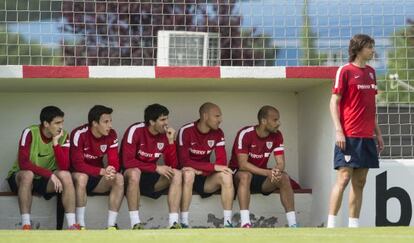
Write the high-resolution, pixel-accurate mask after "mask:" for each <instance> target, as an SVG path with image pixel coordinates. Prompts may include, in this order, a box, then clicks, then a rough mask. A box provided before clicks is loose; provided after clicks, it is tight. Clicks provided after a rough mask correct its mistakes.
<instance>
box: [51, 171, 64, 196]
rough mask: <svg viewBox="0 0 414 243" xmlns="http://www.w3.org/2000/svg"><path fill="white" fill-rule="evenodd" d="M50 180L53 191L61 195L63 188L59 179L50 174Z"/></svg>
mask: <svg viewBox="0 0 414 243" xmlns="http://www.w3.org/2000/svg"><path fill="white" fill-rule="evenodd" d="M50 180H51V181H52V183H53V188H54V189H55V192H57V193H61V192H62V191H63V186H62V182H60V180H59V178H58V177H57V176H56V175H55V174H52V176H51V177H50Z"/></svg>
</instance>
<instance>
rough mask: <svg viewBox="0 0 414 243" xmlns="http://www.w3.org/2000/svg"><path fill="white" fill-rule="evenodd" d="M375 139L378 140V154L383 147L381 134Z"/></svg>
mask: <svg viewBox="0 0 414 243" xmlns="http://www.w3.org/2000/svg"><path fill="white" fill-rule="evenodd" d="M377 141H378V145H377V151H378V154H380V153H381V152H382V150H383V149H384V140H383V139H382V136H381V135H379V136H377Z"/></svg>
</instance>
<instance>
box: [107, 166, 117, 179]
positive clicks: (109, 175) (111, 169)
mask: <svg viewBox="0 0 414 243" xmlns="http://www.w3.org/2000/svg"><path fill="white" fill-rule="evenodd" d="M115 175H116V170H115V167H113V166H112V165H108V166H107V167H106V168H105V174H104V177H105V179H107V180H113V179H115Z"/></svg>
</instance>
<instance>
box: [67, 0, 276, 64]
mask: <svg viewBox="0 0 414 243" xmlns="http://www.w3.org/2000/svg"><path fill="white" fill-rule="evenodd" d="M236 2H237V1H236V0H214V1H211V0H163V1H162V0H152V1H150V0H144V1H140V2H130V1H128V0H119V1H103V0H97V1H95V2H84V1H82V2H80V1H64V3H63V15H64V17H65V18H66V21H67V24H65V26H64V29H63V31H64V32H66V33H72V34H75V35H77V36H79V38H78V41H77V43H76V44H75V45H67V44H66V43H62V49H63V53H64V59H65V60H64V61H65V64H66V65H155V64H156V56H157V49H156V46H157V37H156V36H157V32H158V31H159V30H179V31H196V32H215V33H219V36H220V37H219V38H220V43H219V45H220V53H221V60H220V62H221V63H220V64H221V65H232V66H254V65H260V66H262V65H274V59H275V56H276V48H275V47H274V46H273V43H272V41H271V39H270V38H269V37H268V36H266V35H263V34H257V33H256V31H255V29H254V28H253V29H249V30H242V28H241V24H242V17H241V16H239V15H237V14H235V13H234V12H235V7H236Z"/></svg>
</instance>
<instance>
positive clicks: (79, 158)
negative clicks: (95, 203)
mask: <svg viewBox="0 0 414 243" xmlns="http://www.w3.org/2000/svg"><path fill="white" fill-rule="evenodd" d="M111 114H112V108H109V107H105V106H102V105H95V106H94V107H92V109H90V111H89V114H88V124H85V125H82V126H80V127H78V128H76V129H74V130H73V131H72V134H71V149H70V156H71V163H72V167H73V169H74V172H73V174H72V176H73V180H74V182H75V189H76V219H77V222H78V224H80V226H81V229H85V208H86V201H87V195H91V194H93V193H106V192H108V191H109V192H110V193H109V211H108V229H117V225H116V219H117V216H118V211H119V207H120V206H121V202H122V198H123V197H124V178H123V176H122V174H120V173H119V172H118V171H119V158H118V138H117V135H116V132H115V130H113V129H112V117H111ZM105 155H106V156H107V161H108V165H107V166H106V165H104V163H103V159H104V156H105Z"/></svg>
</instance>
